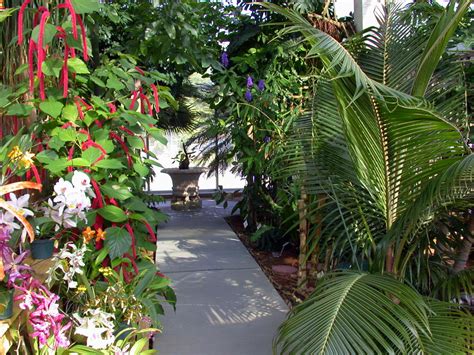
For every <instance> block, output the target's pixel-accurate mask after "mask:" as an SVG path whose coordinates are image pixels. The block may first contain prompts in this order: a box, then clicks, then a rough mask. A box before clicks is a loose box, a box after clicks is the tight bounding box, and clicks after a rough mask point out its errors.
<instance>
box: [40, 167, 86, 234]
mask: <svg viewBox="0 0 474 355" xmlns="http://www.w3.org/2000/svg"><path fill="white" fill-rule="evenodd" d="M53 196H54V197H53V198H52V199H51V198H49V199H48V201H47V204H46V205H45V206H44V207H42V208H41V210H42V211H43V213H44V217H45V218H43V219H42V220H40V223H39V225H42V228H40V235H47V236H49V237H50V236H51V235H50V233H51V232H53V231H54V232H56V233H58V232H60V231H61V233H60V234H62V233H64V230H65V229H70V228H76V227H78V225H80V224H82V225H84V224H86V223H87V218H86V212H87V211H88V210H89V208H90V207H91V198H94V197H95V194H94V192H93V190H92V188H91V183H90V178H89V176H88V175H87V174H85V173H84V172H82V171H79V170H76V171H74V173H73V175H72V177H71V181H69V180H65V179H64V178H60V179H59V180H58V181H57V182H56V184H55V185H54V193H53Z"/></svg>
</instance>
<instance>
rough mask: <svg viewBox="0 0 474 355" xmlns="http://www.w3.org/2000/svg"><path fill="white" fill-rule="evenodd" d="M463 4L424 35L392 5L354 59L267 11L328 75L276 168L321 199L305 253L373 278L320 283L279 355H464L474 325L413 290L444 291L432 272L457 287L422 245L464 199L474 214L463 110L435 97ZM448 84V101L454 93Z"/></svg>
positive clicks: (284, 329)
mask: <svg viewBox="0 0 474 355" xmlns="http://www.w3.org/2000/svg"><path fill="white" fill-rule="evenodd" d="M469 5H470V1H460V2H459V4H458V6H457V7H455V1H451V2H450V4H449V5H448V7H447V8H446V10H445V11H444V13H443V14H442V15H441V16H440V18H439V19H438V22H437V24H436V26H435V27H434V28H433V29H432V30H430V31H425V32H423V31H419V30H417V28H416V26H414V25H413V23H411V22H410V21H409V20H407V19H406V17H404V15H403V14H402V13H401V12H400V8H399V6H397V5H390V6H388V7H387V9H386V11H385V12H384V13H383V14H380V22H381V23H380V27H379V29H378V30H376V31H373V32H371V33H368V34H365V37H364V38H363V40H364V46H362V49H361V50H360V51H359V52H358V53H357V56H353V55H351V54H350V53H349V52H348V50H347V49H346V48H345V47H344V46H343V45H341V44H340V43H338V42H337V41H336V40H334V39H333V38H332V37H330V36H329V35H327V34H326V33H324V32H321V31H320V30H318V29H316V28H314V27H312V26H311V24H310V23H308V22H307V21H306V20H305V19H304V18H303V17H301V16H300V15H299V14H298V13H296V12H294V11H291V10H288V9H283V8H280V7H277V6H274V5H271V4H264V6H265V7H267V8H269V9H271V10H273V11H277V12H279V13H280V14H282V15H284V16H285V17H287V18H288V20H289V21H290V23H289V24H288V26H286V27H285V28H284V29H283V30H282V31H281V32H282V34H288V33H301V34H302V35H303V37H304V39H305V40H306V41H308V42H309V43H310V44H311V46H312V49H311V50H310V51H309V53H308V56H310V57H317V58H318V60H319V62H320V64H321V67H320V69H319V71H318V75H317V78H316V81H315V86H314V93H315V94H314V102H313V108H312V111H311V112H308V113H306V114H305V115H303V116H302V118H301V119H300V120H299V121H298V122H297V125H296V127H295V130H294V132H295V133H294V136H292V137H290V139H288V142H287V143H286V149H284V151H285V154H284V155H283V156H281V157H280V159H282V160H285V161H286V164H279V165H280V166H285V167H286V170H285V171H284V172H286V173H287V174H288V175H291V176H293V178H295V177H296V178H298V179H299V180H300V183H301V184H303V186H304V187H305V191H306V192H307V193H311V194H315V195H320V194H324V195H325V196H326V197H325V198H324V203H322V204H321V203H320V204H319V206H315V207H313V208H309V209H308V210H309V211H310V214H313V215H314V214H316V213H319V214H321V215H322V218H320V222H319V223H318V225H315V226H314V228H313V230H315V231H316V230H320V233H313V238H312V245H311V247H310V248H309V251H310V252H312V251H314V250H315V249H316V246H317V250H318V251H319V252H320V253H321V252H322V251H323V250H326V252H327V253H330V254H331V255H330V256H331V259H332V260H333V264H336V263H337V261H338V260H339V261H340V260H350V262H351V264H352V267H353V268H355V269H359V270H361V269H363V268H365V265H367V268H368V269H369V270H370V272H371V274H367V273H363V272H360V271H357V272H336V273H330V274H328V275H326V276H325V277H324V278H323V280H321V281H320V282H319V283H318V284H317V286H316V290H315V292H314V294H313V295H312V296H311V297H310V298H309V299H308V300H307V301H306V302H304V303H303V304H301V305H300V306H298V307H296V308H295V309H294V310H293V311H292V312H291V314H290V316H289V318H288V320H287V321H286V322H285V323H284V324H283V325H282V326H281V328H280V333H279V336H278V337H277V338H276V341H275V347H276V349H278V350H280V351H282V352H285V353H286V352H288V353H304V354H309V353H311V354H312V353H337V354H339V353H341V354H342V353H359V352H363V353H379V352H388V353H395V352H403V353H405V352H409V353H412V352H441V353H443V352H446V351H447V352H453V351H454V352H468V351H469V349H470V348H469V347H470V346H471V345H470V344H471V343H470V342H471V341H472V340H473V338H474V333H473V329H474V321H473V318H472V316H471V315H470V314H467V313H465V312H464V311H463V310H462V309H461V308H459V307H458V306H456V305H454V304H449V303H443V302H440V301H436V300H434V299H432V298H427V297H424V296H422V295H421V294H420V293H419V292H418V291H416V290H415V288H414V287H416V288H418V289H419V290H421V289H423V287H421V283H422V282H427V283H428V287H426V288H425V289H427V290H429V291H432V290H434V289H435V288H436V287H437V286H441V285H440V284H439V283H438V284H435V282H436V279H434V278H428V281H426V277H423V276H424V275H423V274H424V273H427V274H430V273H431V271H432V270H434V269H435V264H436V265H437V266H441V269H443V268H444V269H443V270H444V274H443V275H444V276H446V277H448V275H449V273H448V271H446V270H447V268H446V265H448V264H449V261H448V262H447V261H446V260H445V259H443V255H442V254H441V252H440V250H441V249H440V248H439V241H438V240H435V239H433V238H431V237H430V235H429V234H427V231H428V230H429V228H430V226H431V225H432V223H431V222H432V221H433V220H434V218H435V217H436V216H437V214H439V213H440V211H444V210H446V209H447V208H454V207H455V206H459V205H460V204H461V205H462V203H463V202H464V203H465V202H466V199H471V206H472V197H473V185H472V181H473V179H472V175H473V174H474V155H473V154H472V153H471V151H470V149H469V147H468V146H467V144H466V142H465V140H464V139H463V138H464V137H463V135H462V134H461V132H460V131H459V129H458V127H457V126H456V125H455V124H453V123H452V122H454V121H456V120H458V119H459V117H460V115H459V110H458V109H459V107H458V105H456V104H449V105H446V104H445V103H444V102H443V100H441V98H442V95H441V94H440V93H439V92H438V91H436V86H437V85H441V84H440V82H441V79H442V76H441V77H440V75H436V74H435V72H436V70H437V69H438V68H439V62H440V58H441V56H442V54H443V53H444V52H445V51H446V48H447V46H448V43H449V38H450V36H451V35H452V33H453V32H454V30H455V29H456V26H457V24H458V23H459V21H460V20H461V18H462V17H463V15H464V13H465V12H466V11H467V9H468V8H469ZM402 15H403V16H402ZM443 85H444V86H445V88H447V89H448V90H449V89H450V87H449V81H444V84H443ZM461 109H462V107H461ZM461 117H462V113H461ZM466 119H467V118H466V117H465V116H464V120H466ZM308 220H314V219H313V218H312V217H311V216H309V217H308ZM453 238H455V236H451V239H453ZM450 242H451V244H452V243H454V242H459V240H457V241H456V240H454V241H453V240H451V241H450ZM451 261H452V260H451ZM439 269H440V268H438V269H437V270H439ZM441 274H442V272H441ZM430 275H431V274H430ZM441 279H442V278H441ZM408 282H410V283H411V286H409V285H408ZM471 283H472V272H470V271H469V270H468V271H467V272H465V273H464V275H462V277H455V278H451V279H450V282H447V283H444V286H442V287H448V288H450V289H454V290H455V291H458V293H459V292H460V291H461V290H462V289H465V290H467V291H469V290H470V289H471Z"/></svg>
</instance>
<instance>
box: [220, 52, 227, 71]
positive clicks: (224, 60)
mask: <svg viewBox="0 0 474 355" xmlns="http://www.w3.org/2000/svg"><path fill="white" fill-rule="evenodd" d="M221 64H222V65H223V66H224V68H227V67H228V66H229V55H228V54H227V52H222V54H221Z"/></svg>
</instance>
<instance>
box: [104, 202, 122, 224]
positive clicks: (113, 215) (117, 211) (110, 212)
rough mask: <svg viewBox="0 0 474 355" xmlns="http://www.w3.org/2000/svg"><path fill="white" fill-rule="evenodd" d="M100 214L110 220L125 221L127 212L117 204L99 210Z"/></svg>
mask: <svg viewBox="0 0 474 355" xmlns="http://www.w3.org/2000/svg"><path fill="white" fill-rule="evenodd" d="M98 212H99V214H100V215H101V216H102V217H104V218H105V219H106V220H108V221H110V222H125V221H126V220H127V219H128V217H127V214H126V213H125V212H124V211H123V210H122V209H121V208H120V207H117V206H113V205H109V206H105V207H102V208H101V209H99V210H98Z"/></svg>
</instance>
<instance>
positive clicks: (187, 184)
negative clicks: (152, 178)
mask: <svg viewBox="0 0 474 355" xmlns="http://www.w3.org/2000/svg"><path fill="white" fill-rule="evenodd" d="M206 170H207V169H206V168H199V167H193V168H189V169H177V168H170V169H163V170H161V172H162V173H165V174H168V175H169V176H171V180H172V181H173V196H172V198H171V209H173V210H177V211H185V210H195V209H200V208H201V207H202V201H201V198H200V197H199V176H200V175H201V174H202V173H203V172H205V171H206Z"/></svg>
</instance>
